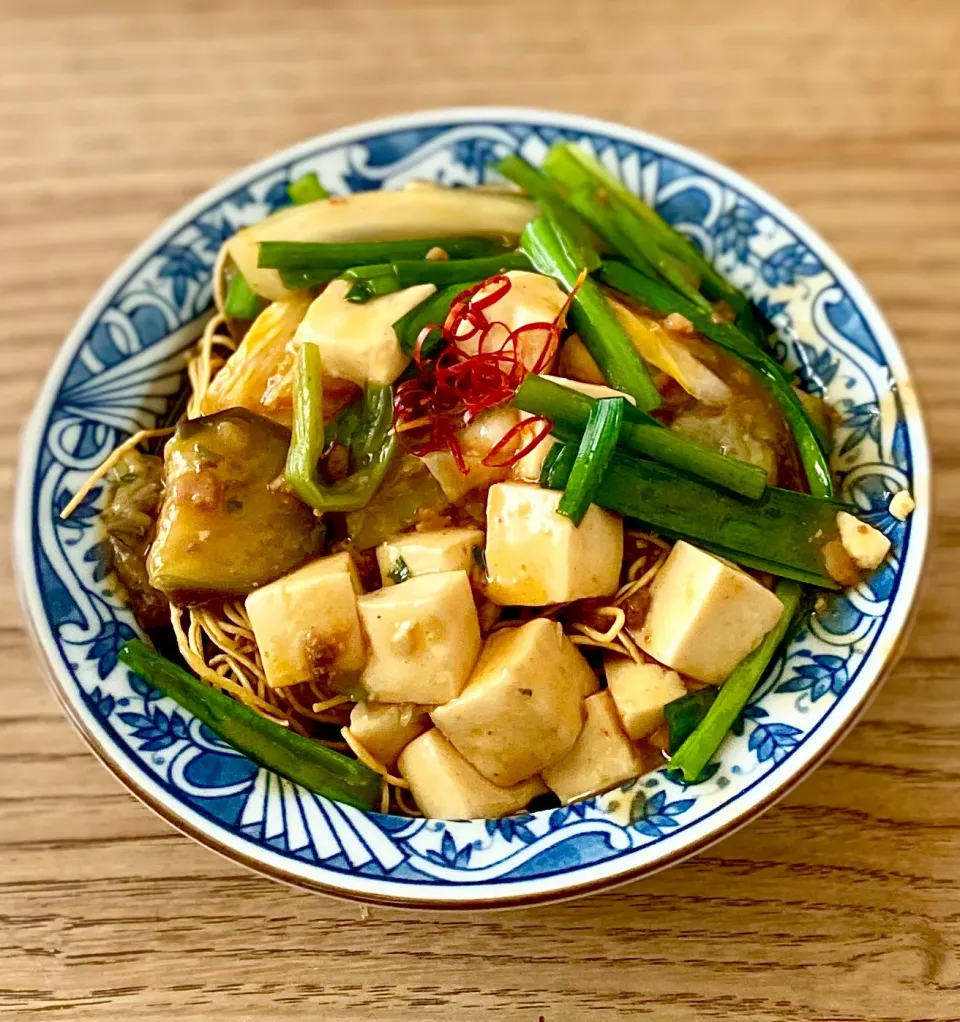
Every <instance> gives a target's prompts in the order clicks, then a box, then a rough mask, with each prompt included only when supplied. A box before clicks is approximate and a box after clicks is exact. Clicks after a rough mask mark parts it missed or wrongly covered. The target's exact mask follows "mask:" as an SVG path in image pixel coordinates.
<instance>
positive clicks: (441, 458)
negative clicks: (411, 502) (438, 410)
mask: <svg viewBox="0 0 960 1022" xmlns="http://www.w3.org/2000/svg"><path fill="white" fill-rule="evenodd" d="M519 421H520V412H519V411H518V410H517V409H516V408H510V407H508V406H506V405H503V406H501V407H499V408H491V409H490V410H489V411H487V412H481V414H480V415H478V416H477V417H476V418H475V419H474V420H473V422H471V423H470V425H469V426H467V427H466V428H465V429H462V430H460V432H459V433H458V434H457V442H458V443H459V444H460V451H461V453H462V454H463V460H464V464H465V467H466V472H461V471H460V466H459V465H458V464H457V462H456V461H455V459H454V457H453V455H452V454H451V453H450V452H449V451H433V452H432V453H430V454H425V455H424V456H423V463H424V464H425V465H426V466H427V468H428V469H429V470H430V474H431V475H432V476H433V477H434V479H436V480H437V482H438V483H439V484H440V489H441V490H443V494H444V496H445V497H446V498H447V500H450V501H453V502H456V501H459V500H461V499H462V498H463V497H465V496H466V495H467V494H468V493H470V492H471V490H478V489H480V488H482V487H485V486H489V485H490V484H491V483H496V482H499V481H500V480H501V479H506V478H507V477H508V476H509V475H510V469H509V468H503V467H497V466H488V465H484V463H483V459H484V458H485V457H486V456H487V455H488V454H489V453H490V452H491V451H492V450H493V448H494V447H495V446H496V445H497V443H498V442H499V441H500V440H502V439H503V438H504V437H505V436H506V435H507V433H509V432H510V430H511V429H513V428H514V426H516V424H517V423H518V422H519ZM518 446H519V439H516V440H514V441H513V442H512V443H509V444H508V446H507V448H506V449H504V451H503V452H502V453H503V456H504V458H507V457H509V456H510V454H511V452H512V451H514V450H516V449H517V447H518ZM498 460H499V459H498Z"/></svg>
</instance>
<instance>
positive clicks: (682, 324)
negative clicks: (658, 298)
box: [663, 312, 693, 334]
mask: <svg viewBox="0 0 960 1022" xmlns="http://www.w3.org/2000/svg"><path fill="white" fill-rule="evenodd" d="M663 326H664V328H665V329H667V330H675V331H676V332H677V333H678V334H692V333H693V324H692V323H691V322H690V320H689V319H687V317H686V316H683V315H681V314H680V313H679V312H671V313H670V315H669V316H667V318H666V319H665V320H664V321H663Z"/></svg>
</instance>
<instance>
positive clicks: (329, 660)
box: [246, 553, 366, 688]
mask: <svg viewBox="0 0 960 1022" xmlns="http://www.w3.org/2000/svg"><path fill="white" fill-rule="evenodd" d="M362 591H363V590H362V588H361V586H360V580H359V578H358V577H357V569H356V567H355V566H354V563H353V559H352V558H351V557H350V555H349V554H346V553H343V554H334V555H333V556H332V557H321V558H320V559H319V560H317V561H313V562H312V563H311V564H308V565H306V567H303V568H300V569H299V570H298V571H295V572H293V573H292V574H290V575H286V576H284V577H283V578H280V579H277V581H276V582H271V583H270V584H269V585H265V586H263V587H262V588H261V589H257V590H256V591H255V592H253V593H251V594H250V595H249V596H248V597H247V600H246V609H247V614H248V615H249V617H250V624H251V626H252V628H253V634H254V635H255V636H256V639H257V645H258V646H259V647H260V655H261V657H262V659H263V671H264V674H265V675H266V678H267V684H268V685H270V686H271V688H283V687H285V686H287V685H296V684H299V683H300V682H304V681H317V682H326V683H331V682H333V683H337V684H349V683H352V682H354V681H356V680H357V678H358V677H359V675H360V671H361V670H362V668H363V666H364V662H365V661H366V654H365V652H364V647H363V637H362V635H361V632H360V621H359V618H358V617H357V594H358V593H360V592H362Z"/></svg>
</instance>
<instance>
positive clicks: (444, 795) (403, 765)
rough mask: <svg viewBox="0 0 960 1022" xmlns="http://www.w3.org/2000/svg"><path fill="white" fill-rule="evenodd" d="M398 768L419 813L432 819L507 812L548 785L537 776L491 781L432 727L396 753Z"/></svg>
mask: <svg viewBox="0 0 960 1022" xmlns="http://www.w3.org/2000/svg"><path fill="white" fill-rule="evenodd" d="M399 768H400V774H401V776H402V777H403V778H404V780H405V781H407V783H408V784H409V785H410V791H411V793H412V794H413V797H414V799H415V800H416V803H417V806H418V807H419V809H420V812H422V813H423V815H424V816H427V817H430V818H431V819H435V820H436V819H446V820H475V819H491V818H494V817H497V816H508V815H509V814H510V813H516V812H519V811H520V810H521V809H523V808H524V806H526V805H527V804H528V803H529V802H530V800H531V799H533V798H536V796H537V795H543V794H545V793H546V790H547V789H546V786H545V785H544V783H543V781H541V780H540V778H539V777H532V778H530V779H529V780H527V781H523V782H522V783H521V784H517V785H515V786H514V787H512V788H501V787H499V786H498V785H496V784H491V783H490V781H488V780H487V779H486V777H483V776H482V775H481V774H478V773H477V771H476V770H474V769H473V767H472V766H470V764H469V763H468V762H467V761H466V760H465V759H464V758H463V756H461V755H460V753H459V752H457V750H456V749H455V748H454V747H453V746H452V745H451V744H450V743H449V742H448V741H447V740H446V738H444V737H443V735H442V734H440V732H439V731H437V730H436V728H434V729H433V730H432V731H428V732H427V733H426V734H425V735H421V736H420V737H419V738H415V739H414V740H413V741H412V742H411V743H410V744H409V745H408V746H407V747H406V748H405V749H404V750H403V752H402V753H400V763H399Z"/></svg>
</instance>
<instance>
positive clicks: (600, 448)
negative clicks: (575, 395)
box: [557, 397, 627, 525]
mask: <svg viewBox="0 0 960 1022" xmlns="http://www.w3.org/2000/svg"><path fill="white" fill-rule="evenodd" d="M626 403H627V402H626V401H625V400H624V399H623V398H622V397H613V398H610V397H607V398H601V399H600V400H599V401H597V402H596V403H595V404H594V405H593V407H592V408H591V409H590V414H589V415H588V417H587V424H586V427H585V428H584V431H583V436H582V437H581V439H580V447H579V450H578V451H577V456H576V459H575V460H574V462H573V465H572V467H571V469H570V477H569V478H568V479H567V485H566V487H565V489H564V491H563V496H562V497H561V498H560V503H559V504H558V505H557V511H558V513H559V514H561V515H563V516H564V517H566V518H569V519H570V520H571V521H572V522H573V524H574V525H579V524H580V523H581V522H582V521H583V518H584V515H585V514H586V513H587V511H588V510H589V509H590V505H591V503H593V498H594V495H595V494H596V492H597V488H598V487H599V485H600V481H601V480H602V479H603V474H604V472H606V470H607V466H608V465H609V464H610V459H611V458H612V457H613V452H614V451H615V450H616V448H617V440H618V439H619V437H620V429H621V427H622V426H623V406H624V405H625V404H626Z"/></svg>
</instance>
